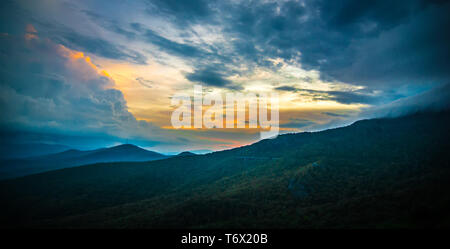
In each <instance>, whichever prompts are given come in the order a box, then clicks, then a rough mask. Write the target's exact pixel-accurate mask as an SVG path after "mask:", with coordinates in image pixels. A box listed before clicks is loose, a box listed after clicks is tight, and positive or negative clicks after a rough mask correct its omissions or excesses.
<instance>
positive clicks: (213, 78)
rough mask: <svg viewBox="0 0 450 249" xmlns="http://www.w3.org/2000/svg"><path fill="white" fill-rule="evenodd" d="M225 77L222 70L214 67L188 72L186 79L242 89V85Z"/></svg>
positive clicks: (209, 84)
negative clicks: (235, 83)
mask: <svg viewBox="0 0 450 249" xmlns="http://www.w3.org/2000/svg"><path fill="white" fill-rule="evenodd" d="M218 68H220V67H218ZM225 77H226V76H225V75H224V74H223V73H222V72H219V71H218V69H217V68H212V67H206V68H202V69H197V70H195V71H194V72H193V73H188V74H186V79H188V80H190V81H192V82H198V83H204V84H206V85H208V86H215V87H226V88H229V89H235V90H239V89H240V86H237V85H233V83H232V82H231V81H230V80H227V79H226V78H225Z"/></svg>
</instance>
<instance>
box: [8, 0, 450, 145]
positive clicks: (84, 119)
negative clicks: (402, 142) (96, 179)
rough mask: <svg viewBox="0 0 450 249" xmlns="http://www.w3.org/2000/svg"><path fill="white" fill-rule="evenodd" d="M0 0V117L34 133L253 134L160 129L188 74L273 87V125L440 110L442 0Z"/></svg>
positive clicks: (205, 140) (445, 49) (446, 50)
mask: <svg viewBox="0 0 450 249" xmlns="http://www.w3.org/2000/svg"><path fill="white" fill-rule="evenodd" d="M0 5H1V6H0V9H1V10H0V11H1V15H0V20H1V21H0V71H1V78H0V111H1V118H0V126H1V129H2V131H3V132H5V133H15V134H17V133H20V134H32V135H30V136H29V137H32V138H33V139H34V140H41V142H49V143H51V142H58V143H66V144H69V145H71V146H74V147H77V146H78V147H80V146H81V145H80V144H82V145H85V146H86V144H89V146H91V147H96V146H107V145H113V144H118V143H123V142H126V141H128V142H132V143H135V144H138V145H140V146H143V147H146V148H149V149H152V150H156V151H160V152H165V153H168V152H177V151H183V150H222V149H227V148H231V147H235V146H240V145H244V144H249V143H252V142H254V141H256V140H257V139H258V138H259V130H257V129H214V130H207V129H183V130H174V129H173V128H171V125H170V115H171V112H172V111H173V110H174V106H171V104H170V98H171V96H173V94H175V93H180V92H184V93H188V94H189V93H191V92H192V90H193V85H194V84H201V85H203V87H204V90H205V91H208V92H216V93H227V92H242V93H250V92H257V93H274V92H276V93H278V94H279V96H280V121H281V122H280V126H281V131H282V132H298V131H305V130H320V129H324V128H328V127H333V126H339V125H344V124H348V123H350V122H352V121H354V120H357V119H360V118H367V117H374V116H384V115H398V114H401V113H405V112H408V111H411V110H414V111H415V110H420V109H423V108H446V107H448V102H449V92H450V87H449V85H448V83H449V79H450V70H449V69H450V46H449V44H450V32H449V30H450V15H448V13H450V4H449V2H448V1H438V0H434V1H425V0H405V1H383V0H380V1H359V0H345V1H323V0H297V1H287V0H283V1H269V0H265V1H263V0H262V1H236V0H235V1H206V0H195V1H193V0H190V1H184V0H178V1H176V0H148V1H143V0H142V1H118V0H117V1H116V0H112V1H68V0H67V1H66V0H59V1H57V0H40V1H29V0H24V1H20V0H19V1H8V0H4V1H1V3H0ZM25 137H26V136H25Z"/></svg>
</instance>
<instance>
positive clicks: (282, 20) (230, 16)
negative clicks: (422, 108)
mask: <svg viewBox="0 0 450 249" xmlns="http://www.w3.org/2000/svg"><path fill="white" fill-rule="evenodd" d="M149 2H150V6H151V8H149V10H151V11H152V12H151V14H155V13H156V14H158V13H159V14H161V15H164V16H165V17H166V18H167V20H169V21H172V22H173V23H176V24H177V25H178V26H179V27H181V28H183V29H186V30H189V29H190V28H191V25H192V24H193V23H195V24H199V23H200V24H214V25H219V26H220V27H222V28H223V32H224V33H225V34H226V35H227V37H230V38H233V39H230V40H229V43H230V44H231V45H232V50H231V51H223V50H220V49H218V50H212V52H211V50H209V51H210V52H208V53H206V54H205V52H204V51H203V50H202V48H200V47H197V46H191V45H190V44H189V43H185V44H178V43H174V42H172V41H170V40H167V39H164V38H161V37H160V36H158V35H157V34H155V33H152V32H148V33H147V38H148V41H150V42H152V43H154V44H156V45H158V46H159V47H161V48H163V49H164V50H166V51H168V52H171V53H172V54H176V55H179V56H189V57H191V59H192V61H193V65H194V67H195V68H197V70H199V71H202V70H201V67H203V66H204V64H202V63H199V62H198V61H199V60H201V59H204V60H205V59H206V60H212V59H213V60H215V62H216V63H220V62H222V63H224V64H227V63H236V62H240V63H242V62H243V63H245V64H246V65H247V68H250V70H251V69H252V68H254V67H255V66H262V67H271V66H272V64H271V63H268V60H267V59H268V58H276V57H281V58H283V59H285V60H296V61H297V62H300V63H301V65H302V67H303V68H305V69H315V70H319V71H320V73H321V74H320V75H321V77H322V79H324V80H338V81H342V82H347V83H352V84H357V85H364V86H367V87H368V88H370V89H373V90H374V89H381V90H385V91H388V90H389V89H391V88H392V87H393V86H402V85H407V84H410V85H414V84H415V85H420V84H424V83H426V84H441V83H443V82H446V81H448V80H449V79H450V71H449V70H448V68H450V59H449V58H450V48H449V46H448V44H450V35H449V34H450V32H448V30H450V15H448V14H447V13H449V12H450V3H449V2H448V1H425V0H407V1H406V0H405V1H387V0H380V1H357V0H344V1H324V0H306V1H280V2H268V1H265V2H261V1H240V2H214V1H208V2H203V1H195V2H193V3H191V2H189V4H188V3H187V2H186V1H169V2H167V1H149ZM205 46H206V45H205ZM219 55H220V56H219ZM222 60H226V62H224V61H222ZM272 69H274V70H276V68H272ZM231 72H232V71H230V70H228V71H226V72H224V73H223V74H225V75H226V74H227V73H231ZM233 73H235V72H233ZM221 78H222V77H221ZM223 83H224V82H223V81H221V80H217V83H216V85H226V84H223ZM335 95H336V96H338V97H337V98H338V99H339V100H340V101H342V102H346V103H348V102H352V101H354V100H357V99H359V100H361V101H363V102H364V103H368V102H371V101H370V100H369V99H366V98H361V97H360V96H356V97H354V96H351V97H350V96H346V95H344V94H339V93H335Z"/></svg>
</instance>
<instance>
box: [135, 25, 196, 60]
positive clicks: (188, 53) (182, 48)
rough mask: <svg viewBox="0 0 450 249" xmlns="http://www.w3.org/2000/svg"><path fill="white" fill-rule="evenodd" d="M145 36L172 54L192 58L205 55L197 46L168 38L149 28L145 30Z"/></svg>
mask: <svg viewBox="0 0 450 249" xmlns="http://www.w3.org/2000/svg"><path fill="white" fill-rule="evenodd" d="M144 37H145V39H146V40H147V41H148V42H150V43H152V44H154V45H157V46H158V47H159V48H161V49H162V50H164V51H165V52H167V53H170V54H174V55H178V56H181V57H191V58H195V57H201V56H202V55H204V53H203V51H202V50H200V49H199V48H197V47H194V46H191V45H188V44H183V43H178V42H175V41H172V40H169V39H166V38H164V37H162V36H160V35H158V34H157V33H155V32H154V31H152V30H149V29H148V30H146V31H145V34H144Z"/></svg>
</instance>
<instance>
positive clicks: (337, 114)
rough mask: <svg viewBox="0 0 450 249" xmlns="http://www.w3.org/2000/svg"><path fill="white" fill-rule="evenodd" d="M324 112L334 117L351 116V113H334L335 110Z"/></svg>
mask: <svg viewBox="0 0 450 249" xmlns="http://www.w3.org/2000/svg"><path fill="white" fill-rule="evenodd" d="M322 114H325V115H328V116H332V117H344V118H346V117H349V115H347V114H342V113H334V112H322Z"/></svg>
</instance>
